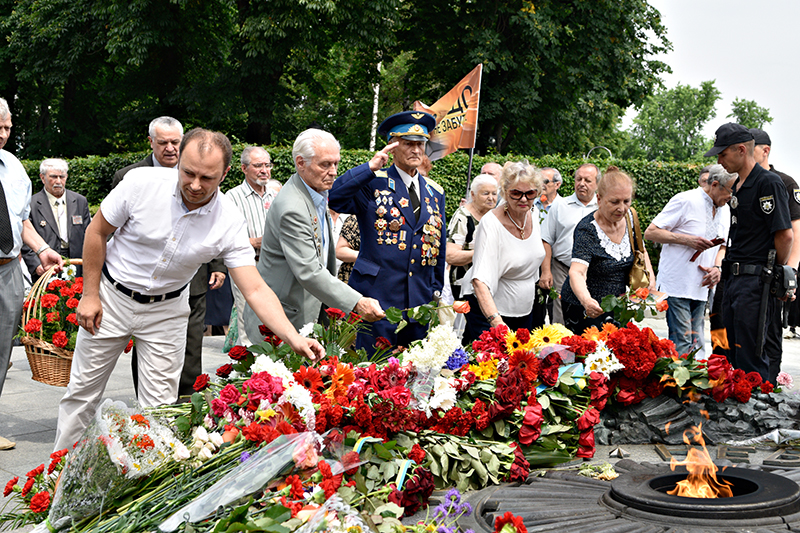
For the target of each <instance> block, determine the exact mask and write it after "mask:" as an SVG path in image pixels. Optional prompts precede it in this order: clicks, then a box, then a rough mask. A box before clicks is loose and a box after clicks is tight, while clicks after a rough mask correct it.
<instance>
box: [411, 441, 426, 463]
mask: <svg viewBox="0 0 800 533" xmlns="http://www.w3.org/2000/svg"><path fill="white" fill-rule="evenodd" d="M425 455H426V454H425V450H423V449H422V446H420V445H419V444H414V446H412V447H411V451H410V452H408V458H409V459H411V460H412V461H414V462H415V463H417V464H418V465H421V464H422V461H424V460H425Z"/></svg>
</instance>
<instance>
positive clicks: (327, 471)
mask: <svg viewBox="0 0 800 533" xmlns="http://www.w3.org/2000/svg"><path fill="white" fill-rule="evenodd" d="M319 471H320V473H321V474H322V481H321V482H320V484H319V486H320V487H321V488H322V490H324V491H325V499H328V498H330V497H331V496H333V495H334V494H336V491H337V490H339V487H341V486H342V479H343V478H344V476H343V475H342V474H336V475H335V476H334V475H333V472H332V471H331V465H329V464H328V463H326V462H325V461H320V463H319Z"/></svg>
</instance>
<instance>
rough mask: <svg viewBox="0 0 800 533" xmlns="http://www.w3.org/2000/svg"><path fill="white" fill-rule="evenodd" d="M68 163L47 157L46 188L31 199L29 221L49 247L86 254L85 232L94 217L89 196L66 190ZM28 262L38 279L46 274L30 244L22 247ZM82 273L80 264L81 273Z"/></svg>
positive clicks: (75, 256)
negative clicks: (84, 251)
mask: <svg viewBox="0 0 800 533" xmlns="http://www.w3.org/2000/svg"><path fill="white" fill-rule="evenodd" d="M68 169H69V166H68V165H67V162H66V161H64V160H63V159H45V160H44V161H42V163H41V164H40V165H39V178H41V180H42V183H43V184H44V189H42V190H41V191H39V192H37V193H36V194H34V195H33V197H32V198H31V214H30V221H31V224H33V228H34V229H35V230H36V232H37V233H38V234H39V235H41V236H42V238H43V239H44V240H45V242H46V243H47V244H49V245H50V247H51V248H52V249H53V250H55V251H57V252H58V253H60V254H61V255H62V256H64V257H68V258H71V259H80V258H81V257H83V235H84V233H86V228H87V227H88V226H89V222H90V221H91V219H92V216H91V214H90V213H89V202H88V201H87V200H86V197H85V196H83V195H81V194H78V193H76V192H73V191H70V190H68V189H67V171H68ZM22 253H23V257H24V259H25V264H26V265H27V266H28V270H29V271H30V273H31V280H32V281H36V280H37V279H39V277H41V275H42V274H44V267H43V266H42V262H41V261H40V260H39V257H38V256H37V255H36V254H35V253H34V252H33V250H31V249H30V248H28V247H27V246H23V248H22ZM81 273H82V270H81V267H78V275H79V276H80V275H81Z"/></svg>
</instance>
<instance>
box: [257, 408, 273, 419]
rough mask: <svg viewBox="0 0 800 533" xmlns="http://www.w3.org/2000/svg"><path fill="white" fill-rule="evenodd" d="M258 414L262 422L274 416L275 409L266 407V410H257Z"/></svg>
mask: <svg viewBox="0 0 800 533" xmlns="http://www.w3.org/2000/svg"><path fill="white" fill-rule="evenodd" d="M256 416H257V417H259V418H260V419H261V421H262V422H266V421H267V420H269V419H270V418H272V417H273V416H275V411H274V410H273V409H266V410H264V411H256Z"/></svg>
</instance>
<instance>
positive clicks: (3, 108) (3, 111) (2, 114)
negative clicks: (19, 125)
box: [0, 98, 11, 118]
mask: <svg viewBox="0 0 800 533" xmlns="http://www.w3.org/2000/svg"><path fill="white" fill-rule="evenodd" d="M10 116H11V110H10V109H9V108H8V102H6V99H5V98H0V118H8V117H10Z"/></svg>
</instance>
